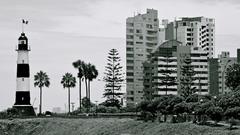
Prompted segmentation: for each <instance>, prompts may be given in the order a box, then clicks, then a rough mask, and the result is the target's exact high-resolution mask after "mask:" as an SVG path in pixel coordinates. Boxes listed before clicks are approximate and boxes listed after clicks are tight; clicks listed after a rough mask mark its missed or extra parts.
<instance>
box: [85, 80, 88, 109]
mask: <svg viewBox="0 0 240 135" xmlns="http://www.w3.org/2000/svg"><path fill="white" fill-rule="evenodd" d="M85 86H86V98H87V99H88V87H87V79H86V77H85ZM87 113H88V105H87Z"/></svg>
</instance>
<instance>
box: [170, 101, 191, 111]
mask: <svg viewBox="0 0 240 135" xmlns="http://www.w3.org/2000/svg"><path fill="white" fill-rule="evenodd" d="M173 112H174V113H175V114H183V113H188V112H189V107H188V104H187V103H186V102H181V103H178V104H176V105H174V108H173Z"/></svg>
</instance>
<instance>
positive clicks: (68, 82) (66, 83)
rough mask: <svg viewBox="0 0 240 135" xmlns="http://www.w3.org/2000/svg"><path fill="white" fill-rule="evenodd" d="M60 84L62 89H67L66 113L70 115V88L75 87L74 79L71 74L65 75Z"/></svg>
mask: <svg viewBox="0 0 240 135" xmlns="http://www.w3.org/2000/svg"><path fill="white" fill-rule="evenodd" d="M61 84H62V85H63V88H68V113H69V114H70V88H73V87H75V85H76V78H75V77H74V76H73V75H72V74H71V73H65V75H63V77H62V80H61Z"/></svg>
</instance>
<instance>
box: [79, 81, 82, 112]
mask: <svg viewBox="0 0 240 135" xmlns="http://www.w3.org/2000/svg"><path fill="white" fill-rule="evenodd" d="M81 89H82V88H81V78H80V77H79V110H80V113H81V112H82V103H81V102H82V99H81V98H82V95H81V93H82V91H81Z"/></svg>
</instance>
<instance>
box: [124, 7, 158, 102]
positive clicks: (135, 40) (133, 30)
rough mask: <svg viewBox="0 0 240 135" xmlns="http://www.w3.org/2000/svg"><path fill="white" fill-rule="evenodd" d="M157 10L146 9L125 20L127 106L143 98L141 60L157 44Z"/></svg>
mask: <svg viewBox="0 0 240 135" xmlns="http://www.w3.org/2000/svg"><path fill="white" fill-rule="evenodd" d="M158 30H159V21H158V12H157V10H154V9H147V13H145V14H137V15H135V16H134V17H129V18H127V20H126V59H127V60H126V65H127V67H126V70H127V73H126V78H127V106H134V105H136V104H137V103H139V102H141V101H142V99H143V62H144V61H146V60H147V58H148V57H149V56H150V55H149V54H150V52H152V50H153V48H154V47H155V46H156V45H157V44H158Z"/></svg>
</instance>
